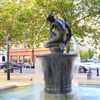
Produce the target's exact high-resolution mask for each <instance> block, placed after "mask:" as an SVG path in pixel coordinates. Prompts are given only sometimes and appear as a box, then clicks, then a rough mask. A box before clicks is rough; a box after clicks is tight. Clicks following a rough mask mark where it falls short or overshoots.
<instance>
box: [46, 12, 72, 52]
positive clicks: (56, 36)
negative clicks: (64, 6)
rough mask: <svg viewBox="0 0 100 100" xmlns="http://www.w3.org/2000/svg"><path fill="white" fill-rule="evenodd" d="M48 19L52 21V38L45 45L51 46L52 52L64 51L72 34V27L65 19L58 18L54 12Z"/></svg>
mask: <svg viewBox="0 0 100 100" xmlns="http://www.w3.org/2000/svg"><path fill="white" fill-rule="evenodd" d="M47 21H49V22H50V32H49V35H50V37H51V39H50V40H49V41H48V42H47V43H46V44H45V47H46V48H50V50H51V51H52V52H56V51H61V52H63V51H64V48H65V46H66V44H67V43H68V41H69V40H70V38H71V36H72V33H71V29H70V27H69V26H68V24H66V22H64V21H63V20H61V19H56V18H55V17H54V14H53V13H50V14H49V15H48V17H47ZM67 30H68V33H67Z"/></svg>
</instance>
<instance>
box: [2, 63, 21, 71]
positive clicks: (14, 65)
mask: <svg viewBox="0 0 100 100" xmlns="http://www.w3.org/2000/svg"><path fill="white" fill-rule="evenodd" d="M7 67H8V63H7V62H5V63H3V65H1V68H2V69H4V71H7V69H8V68H7ZM9 68H10V70H12V71H13V70H17V69H20V72H22V66H21V65H19V64H18V63H15V62H9Z"/></svg>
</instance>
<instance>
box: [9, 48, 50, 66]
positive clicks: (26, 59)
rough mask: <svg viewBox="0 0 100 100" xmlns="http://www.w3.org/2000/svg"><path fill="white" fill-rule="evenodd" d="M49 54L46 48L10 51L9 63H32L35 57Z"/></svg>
mask: <svg viewBox="0 0 100 100" xmlns="http://www.w3.org/2000/svg"><path fill="white" fill-rule="evenodd" d="M46 53H49V50H48V49H46V48H38V49H28V48H26V49H10V51H9V61H10V62H16V63H31V64H32V63H34V61H35V57H36V55H39V54H46Z"/></svg>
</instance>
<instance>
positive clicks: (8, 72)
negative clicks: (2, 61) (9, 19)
mask: <svg viewBox="0 0 100 100" xmlns="http://www.w3.org/2000/svg"><path fill="white" fill-rule="evenodd" d="M10 41H11V38H10V37H8V38H7V80H10V68H9V48H10Z"/></svg>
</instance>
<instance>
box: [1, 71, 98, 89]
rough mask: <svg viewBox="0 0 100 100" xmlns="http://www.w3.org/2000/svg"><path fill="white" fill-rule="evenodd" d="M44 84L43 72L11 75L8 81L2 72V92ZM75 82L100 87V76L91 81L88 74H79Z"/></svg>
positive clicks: (74, 78) (74, 79) (93, 77)
mask: <svg viewBox="0 0 100 100" xmlns="http://www.w3.org/2000/svg"><path fill="white" fill-rule="evenodd" d="M42 82H44V81H43V74H42V73H41V72H38V73H37V72H36V73H35V72H34V73H25V72H24V73H11V79H10V80H7V74H6V73H4V72H2V71H0V90H5V89H9V88H12V87H16V86H23V85H33V84H38V83H42ZM73 82H74V83H76V84H92V85H95V84H96V85H100V76H96V75H93V76H92V78H91V79H90V80H87V74H83V73H77V74H76V75H74V77H73Z"/></svg>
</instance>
